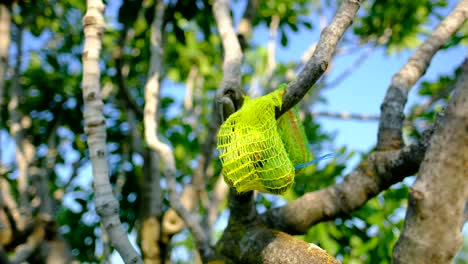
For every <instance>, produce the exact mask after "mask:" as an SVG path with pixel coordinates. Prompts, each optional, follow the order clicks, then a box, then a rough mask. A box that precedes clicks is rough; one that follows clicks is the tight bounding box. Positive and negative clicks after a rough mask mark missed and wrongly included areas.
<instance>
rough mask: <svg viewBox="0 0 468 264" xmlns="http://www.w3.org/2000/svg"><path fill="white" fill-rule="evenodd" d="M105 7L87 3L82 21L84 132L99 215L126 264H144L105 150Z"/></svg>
mask: <svg viewBox="0 0 468 264" xmlns="http://www.w3.org/2000/svg"><path fill="white" fill-rule="evenodd" d="M104 8H105V6H104V4H103V3H102V1H101V0H88V1H87V10H86V14H85V16H84V18H83V27H84V35H85V43H84V49H83V81H82V87H83V100H84V122H85V132H86V134H87V137H88V138H87V141H88V147H89V156H90V159H91V164H92V171H93V176H94V182H93V187H94V192H95V203H96V211H97V213H98V214H99V216H100V217H101V221H102V223H103V224H104V227H105V229H106V231H107V232H108V234H109V237H110V240H111V242H112V244H113V245H114V247H115V248H116V250H117V251H118V252H119V253H120V256H121V257H122V259H123V260H124V261H125V263H143V261H142V260H141V258H140V256H139V255H138V253H137V252H136V251H135V249H134V248H133V246H132V245H131V244H130V241H129V240H128V234H127V232H126V231H125V230H124V228H123V226H122V224H121V222H120V219H119V211H120V210H119V203H118V201H117V200H116V198H115V197H114V195H113V193H112V187H111V185H110V182H109V168H108V164H107V163H108V158H107V146H106V137H107V133H106V127H105V118H104V114H103V109H102V108H103V102H102V98H101V91H100V90H101V87H100V70H99V53H100V50H101V45H102V37H103V34H104V27H105V25H104V17H103V13H104Z"/></svg>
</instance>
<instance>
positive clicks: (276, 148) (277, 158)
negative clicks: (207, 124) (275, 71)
mask: <svg viewBox="0 0 468 264" xmlns="http://www.w3.org/2000/svg"><path fill="white" fill-rule="evenodd" d="M283 93H284V89H278V90H276V91H274V92H272V93H270V94H268V95H265V96H262V97H258V98H255V99H250V98H248V97H246V98H245V100H244V105H243V106H242V108H241V109H240V110H239V111H237V112H235V113H234V114H232V115H231V116H230V117H229V118H228V119H227V120H226V122H224V124H223V125H222V126H221V128H220V131H219V133H218V149H219V151H220V159H221V163H222V164H223V174H224V180H225V181H226V183H227V184H228V185H229V186H231V187H233V188H235V189H236V190H237V192H239V193H243V192H247V191H251V190H258V191H261V192H267V193H273V194H281V193H283V192H285V191H286V190H287V189H288V188H289V187H291V185H292V184H293V181H294V176H295V174H296V172H295V170H294V165H296V164H300V163H303V162H305V161H307V160H308V159H309V157H310V156H311V155H310V152H309V151H308V149H307V147H306V146H305V142H307V141H306V140H305V133H304V131H303V127H302V125H301V124H300V123H299V122H298V119H297V110H290V111H288V112H287V113H286V114H285V115H283V116H281V117H280V118H279V119H278V121H277V120H276V119H275V108H276V107H279V108H281V105H282V95H283ZM294 111H296V112H294ZM304 140H305V142H304ZM298 145H300V146H298Z"/></svg>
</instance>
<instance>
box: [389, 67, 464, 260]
mask: <svg viewBox="0 0 468 264" xmlns="http://www.w3.org/2000/svg"><path fill="white" fill-rule="evenodd" d="M455 86H456V87H455V92H454V94H453V95H452V97H451V99H450V102H449V104H448V106H447V108H446V109H445V110H444V112H443V113H442V117H441V120H440V124H438V125H437V127H436V130H435V132H434V135H433V136H432V139H431V142H430V146H429V149H428V151H427V153H426V156H425V157H424V161H423V163H422V164H421V169H420V171H419V175H418V178H417V179H416V182H415V183H414V186H413V187H412V189H411V192H410V198H409V207H408V211H407V213H406V219H405V225H404V227H403V231H402V234H401V236H400V239H399V240H398V242H397V244H396V245H395V250H394V252H393V262H394V263H415V264H418V263H421V264H422V263H434V264H438V263H451V262H452V259H453V257H454V256H455V255H456V253H457V251H458V249H459V248H460V246H461V244H462V234H461V229H462V226H463V223H464V222H465V215H464V210H465V205H466V201H467V198H468V173H467V171H468V131H467V128H468V58H467V60H465V63H464V65H463V66H462V72H461V74H460V75H459V77H458V80H457V83H456V85H455Z"/></svg>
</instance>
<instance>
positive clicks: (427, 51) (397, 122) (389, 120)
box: [377, 0, 468, 150]
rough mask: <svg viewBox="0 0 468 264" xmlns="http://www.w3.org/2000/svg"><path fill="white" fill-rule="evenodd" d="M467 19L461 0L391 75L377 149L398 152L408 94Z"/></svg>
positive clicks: (465, 1)
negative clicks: (439, 51)
mask: <svg viewBox="0 0 468 264" xmlns="http://www.w3.org/2000/svg"><path fill="white" fill-rule="evenodd" d="M467 17H468V0H462V1H460V2H459V3H458V5H457V6H456V7H455V9H454V10H453V11H452V12H451V13H450V14H449V15H448V16H447V17H446V18H445V19H444V20H443V21H442V22H441V23H440V24H439V25H438V26H437V27H436V29H435V30H434V31H433V32H432V34H431V35H430V36H429V37H428V38H427V39H426V40H425V41H424V43H422V44H421V45H420V46H419V48H418V49H417V50H416V52H415V53H414V54H413V55H412V56H411V57H410V58H409V60H408V62H407V63H406V64H405V65H404V66H403V67H402V68H401V69H400V71H399V72H398V73H396V74H395V75H394V76H393V78H392V83H391V84H390V87H389V88H388V90H387V94H386V95H385V98H384V101H383V103H382V105H381V109H382V114H381V122H380V124H379V132H378V143H377V149H379V150H388V149H398V148H400V147H401V146H402V145H403V136H402V127H403V120H404V113H403V110H404V107H405V104H406V99H407V96H408V92H409V91H410V89H411V88H412V87H413V85H414V84H415V83H416V82H417V81H418V80H419V79H420V78H421V76H422V75H423V74H424V73H425V72H426V70H427V68H428V67H429V65H430V63H431V60H432V57H433V56H434V54H435V53H436V52H437V51H438V50H439V49H440V48H441V47H442V46H443V45H444V44H445V43H446V42H447V41H448V39H449V38H450V37H451V36H452V35H453V34H455V32H456V31H457V30H458V29H459V28H460V27H461V26H462V25H463V24H464V22H465V21H466V19H467Z"/></svg>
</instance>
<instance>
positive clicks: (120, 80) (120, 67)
mask: <svg viewBox="0 0 468 264" xmlns="http://www.w3.org/2000/svg"><path fill="white" fill-rule="evenodd" d="M127 33H128V26H127V25H126V24H125V25H124V28H123V29H122V31H121V32H120V36H119V39H118V41H117V45H118V47H117V49H116V50H115V53H114V55H113V57H114V60H115V66H116V68H117V74H116V77H117V87H119V91H120V93H122V98H123V100H124V101H125V103H126V104H127V105H128V106H129V107H130V109H132V110H133V112H134V113H135V114H136V115H137V117H138V118H139V119H141V118H143V111H142V110H141V107H140V106H139V105H138V104H137V103H136V102H135V100H134V99H133V96H132V94H131V93H130V91H129V90H128V87H127V83H126V81H125V79H126V77H127V76H125V75H126V74H125V73H124V68H125V67H128V65H127V64H125V63H124V62H123V51H124V46H125V40H126V38H127Z"/></svg>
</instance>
